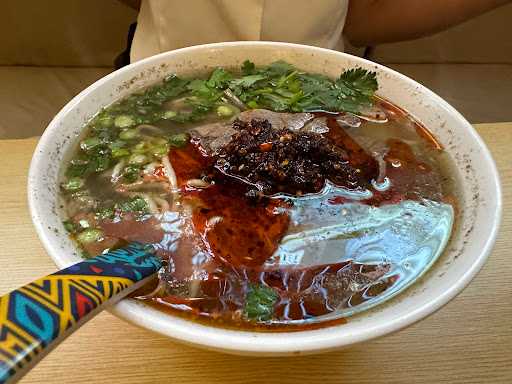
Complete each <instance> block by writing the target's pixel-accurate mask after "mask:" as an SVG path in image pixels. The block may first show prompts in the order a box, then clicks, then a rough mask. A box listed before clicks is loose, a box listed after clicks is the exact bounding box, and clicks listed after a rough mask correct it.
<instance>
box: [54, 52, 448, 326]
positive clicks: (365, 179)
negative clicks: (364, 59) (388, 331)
mask: <svg viewBox="0 0 512 384" xmlns="http://www.w3.org/2000/svg"><path fill="white" fill-rule="evenodd" d="M377 88H378V84H377V81H376V79H375V75H374V74H373V73H371V72H367V71H364V70H362V69H359V68H353V69H349V70H346V71H345V72H343V73H342V74H341V75H340V77H339V78H337V79H329V78H326V77H324V76H320V75H316V74H309V73H304V72H301V71H300V70H298V69H297V68H294V67H292V66H291V65H289V64H287V63H284V62H277V63H274V64H271V65H269V66H267V67H262V68H256V67H255V66H254V65H253V64H252V63H250V62H246V63H244V65H243V67H242V68H241V71H240V72H236V73H232V72H229V71H227V70H225V69H222V68H218V69H216V70H215V71H213V72H212V73H209V74H205V76H204V77H198V78H193V79H182V78H180V77H178V76H175V75H171V76H169V77H168V78H166V79H165V80H164V81H163V82H162V83H161V84H157V85H155V86H153V87H151V88H148V89H145V90H142V91H140V92H138V93H134V94H132V95H131V96H129V97H127V98H125V99H123V100H120V101H119V102H116V103H115V104H113V105H111V106H109V107H107V108H105V109H104V110H102V111H100V112H99V113H98V114H97V115H96V116H95V117H94V118H93V119H92V120H91V121H90V122H89V123H88V125H87V127H86V128H85V136H84V138H83V140H82V141H81V142H80V146H79V148H77V150H76V153H75V155H74V156H73V158H72V159H71V160H70V164H69V166H68V168H67V172H66V176H65V180H64V181H63V183H62V196H63V199H64V200H65V202H66V204H65V208H66V212H67V215H68V219H67V220H66V222H65V224H66V227H67V229H68V231H69V232H70V236H72V237H73V239H75V240H76V242H77V244H78V246H80V247H81V249H82V250H83V253H84V256H85V257H88V256H94V255H96V254H100V253H102V252H105V251H106V250H109V249H113V248H117V247H121V246H123V245H126V244H127V243H129V242H140V243H144V244H148V245H151V246H153V247H154V249H155V252H156V253H157V254H158V255H159V256H160V257H162V259H163V260H164V262H165V266H164V267H163V268H162V270H161V271H160V272H159V275H158V281H157V282H156V283H155V284H154V286H151V287H147V288H146V289H145V290H144V291H143V292H139V293H138V294H137V297H138V299H139V300H143V301H145V302H148V303H151V304H152V305H154V306H157V307H159V308H162V309H166V310H172V311H173V312H174V313H182V314H187V315H188V316H192V317H193V318H197V319H204V320H205V321H209V322H211V323H212V324H222V325H227V326H236V327H254V326H258V327H266V328H270V329H280V327H281V326H297V327H299V328H300V327H307V326H310V325H311V324H317V323H318V324H319V325H320V326H321V325H322V324H328V323H329V320H331V321H332V320H336V319H343V318H346V317H348V316H350V315H352V314H354V313H357V312H361V311H363V310H366V309H368V308H370V307H373V306H375V305H377V304H379V303H382V302H383V301H385V300H387V299H389V298H390V297H392V296H394V295H395V294H397V293H398V292H400V291H402V290H403V289H404V288H405V287H407V286H409V285H410V284H412V283H413V282H414V281H415V280H417V279H418V277H419V276H421V275H422V274H423V273H424V272H425V271H426V270H427V269H428V268H429V267H430V266H431V265H432V264H433V263H434V262H435V260H436V259H437V257H438V256H439V255H440V254H441V252H442V251H443V249H444V247H445V246H446V244H447V242H448V240H449V238H450V235H451V231H452V227H453V223H454V217H455V213H454V212H455V209H456V199H455V198H454V196H455V182H454V180H453V178H452V177H451V176H450V175H451V174H452V172H451V160H450V158H449V156H448V155H447V154H446V153H445V152H444V151H443V149H442V147H441V146H440V145H439V144H438V143H437V141H436V140H435V138H434V137H433V136H432V135H431V134H430V132H428V130H427V129H425V128H424V127H422V126H421V125H420V124H419V123H418V122H416V121H415V120H414V119H413V118H411V117H410V116H409V115H408V114H407V113H405V112H404V111H402V110H401V109H400V108H398V107H396V106H393V105H391V104H390V103H388V102H387V101H385V100H383V99H381V98H379V97H378V96H376V94H375V92H376V91H377Z"/></svg>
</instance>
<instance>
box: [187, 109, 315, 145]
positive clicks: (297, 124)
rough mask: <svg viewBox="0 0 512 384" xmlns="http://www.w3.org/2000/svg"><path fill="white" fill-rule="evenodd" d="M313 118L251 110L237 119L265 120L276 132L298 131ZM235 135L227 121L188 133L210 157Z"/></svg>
mask: <svg viewBox="0 0 512 384" xmlns="http://www.w3.org/2000/svg"><path fill="white" fill-rule="evenodd" d="M314 117H315V116H314V115H313V114H312V113H278V112H273V111H269V110H267V109H251V110H249V111H245V112H242V113H240V115H238V117H237V118H238V120H240V121H242V122H246V123H248V122H250V121H251V120H254V119H256V120H267V121H268V122H269V123H270V126H271V127H272V128H273V129H274V130H277V131H279V130H281V129H285V128H287V129H289V130H291V131H299V130H301V129H303V128H304V127H305V125H306V124H307V123H308V122H310V121H312V120H313V119H314ZM235 133H236V130H235V129H234V128H233V126H232V122H229V121H226V122H217V123H212V124H206V125H202V126H199V127H195V128H193V129H192V130H191V131H190V134H191V135H192V137H193V138H195V139H196V140H197V141H198V142H199V143H200V144H201V147H203V148H204V150H205V151H206V152H207V153H208V154H210V155H214V154H215V153H216V152H217V151H218V150H219V149H221V148H222V147H224V146H225V145H226V144H227V143H228V142H229V141H230V140H231V136H233V134H235Z"/></svg>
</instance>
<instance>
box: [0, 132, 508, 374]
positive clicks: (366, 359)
mask: <svg viewBox="0 0 512 384" xmlns="http://www.w3.org/2000/svg"><path fill="white" fill-rule="evenodd" d="M477 129H478V131H479V132H480V134H481V135H482V137H483V138H484V140H485V141H486V142H487V144H488V145H489V147H490V149H491V151H492V153H493V154H494V157H495V159H496V161H497V163H498V167H499V169H500V173H501V177H502V182H503V190H504V196H503V197H504V220H503V224H502V229H501V234H500V236H499V238H498V241H497V244H496V247H495V249H494V252H493V253H492V255H491V257H490V259H489V261H488V263H487V265H486V266H485V267H484V269H483V270H482V271H481V272H480V274H479V275H478V277H477V278H476V279H475V280H474V281H473V282H472V283H471V284H470V286H469V287H468V288H467V289H466V290H465V291H464V292H463V293H462V294H461V295H459V296H458V297H457V298H456V299H455V300H453V301H452V302H451V303H449V304H448V305H447V306H445V307H444V308H443V309H441V310H440V311H439V312H437V313H436V314H434V315H432V316H430V317H429V318H427V319H425V320H423V321H421V322H420V323H418V324H416V325H414V326H412V327H409V328H408V329H405V330H403V331H401V332H399V333H397V334H394V335H391V336H388V337H385V338H382V339H379V340H375V341H372V342H368V343H365V344H361V345H357V346H355V347H353V348H350V349H348V350H345V351H339V352H332V353H328V354H323V355H316V356H304V357H290V358H254V357H237V356H230V355H226V354H221V353H215V352H207V351H202V350H199V349H195V348H192V347H188V346H184V345H181V344H178V343H176V342H174V341H172V340H169V339H167V338H165V337H163V336H159V335H156V334H153V333H151V332H149V331H146V330H144V329H139V328H136V327H134V326H132V325H130V324H128V323H125V322H124V321H122V320H120V319H117V318H116V317H114V316H112V315H110V314H109V313H102V314H100V315H99V316H97V317H96V318H94V319H93V320H91V321H90V322H89V323H87V324H86V325H85V326H84V327H83V328H82V329H80V330H79V331H78V332H77V333H75V334H74V335H72V336H71V337H70V338H69V339H67V340H66V341H65V342H64V343H63V344H61V345H60V346H58V347H57V348H56V350H55V351H54V352H52V353H51V354H50V355H48V356H47V357H46V358H45V359H44V360H43V361H42V362H41V363H39V365H38V366H37V367H35V368H34V369H33V370H32V371H31V372H30V373H29V374H28V375H27V376H26V377H25V378H24V379H23V380H22V382H23V383H71V382H72V383H258V384H263V383H297V382H302V381H304V382H305V383H313V382H314V383H317V382H318V383H322V384H327V383H372V384H374V383H441V382H443V383H465V384H467V383H512V251H511V250H512V237H511V236H510V235H511V233H512V213H510V212H511V210H512V148H511V147H512V123H507V124H482V125H478V126H477ZM36 142H37V140H36V139H28V140H16V141H0V154H1V162H2V164H1V165H0V207H1V210H0V271H1V277H0V293H4V292H7V291H8V290H10V289H13V288H15V287H17V286H19V285H21V284H24V283H27V282H29V281H30V280H33V279H35V278H37V277H39V276H41V275H44V274H47V273H50V272H52V271H54V270H55V266H54V264H53V262H52V261H51V259H50V257H49V256H48V255H47V254H46V253H45V251H44V250H43V247H42V245H41V243H40V242H39V240H38V238H37V236H36V233H35V231H34V228H33V227H32V223H31V221H30V217H29V213H28V207H27V196H26V178H27V170H28V166H29V162H30V158H31V156H32V152H33V150H34V147H35V145H36Z"/></svg>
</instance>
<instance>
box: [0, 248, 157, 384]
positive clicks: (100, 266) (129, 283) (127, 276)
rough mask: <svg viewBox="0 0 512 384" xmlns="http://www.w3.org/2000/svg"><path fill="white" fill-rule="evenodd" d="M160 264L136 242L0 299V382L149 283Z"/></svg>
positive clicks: (18, 374)
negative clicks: (101, 312) (97, 314)
mask: <svg viewBox="0 0 512 384" xmlns="http://www.w3.org/2000/svg"><path fill="white" fill-rule="evenodd" d="M160 266H161V263H160V260H159V258H158V257H156V256H155V255H154V254H153V250H152V249H150V248H148V247H144V246H142V245H139V244H130V245H129V246H128V247H125V248H121V249H117V250H115V251H111V252H108V253H105V254H103V255H100V256H96V257H94V258H92V259H89V260H86V261H82V262H80V263H78V264H75V265H72V266H71V267H68V268H65V269H63V270H61V271H58V272H55V273H53V274H51V275H48V276H46V277H43V278H41V279H38V280H36V281H33V282H32V283H30V284H27V285H25V286H23V287H21V288H19V289H16V290H14V291H12V292H10V293H8V294H6V295H4V296H1V297H0V383H7V382H15V381H16V380H18V379H19V378H20V377H21V376H23V374H24V373H26V372H27V371H28V370H29V369H30V368H31V367H32V366H33V365H34V364H35V363H36V362H37V361H39V360H40V359H41V358H42V357H43V356H44V355H45V354H46V353H48V352H49V351H50V350H51V349H52V348H53V347H54V346H55V345H57V344H58V343H59V342H60V341H62V340H63V339H64V338H66V337H67V336H68V335H69V334H71V333H72V332H73V331H75V330H76V329H78V327H80V326H81V325H82V324H83V323H85V322H86V321H87V320H89V319H90V318H91V317H93V316H94V315H95V314H96V313H98V312H99V311H100V310H101V309H103V308H104V307H105V306H106V305H108V304H111V303H113V302H115V301H116V300H119V299H121V298H122V297H124V296H126V295H128V294H129V293H130V292H132V291H133V290H135V289H137V288H139V287H140V286H142V285H143V284H144V283H145V282H147V281H148V280H149V279H151V278H152V277H153V276H154V274H155V273H156V272H157V271H158V269H159V268H160Z"/></svg>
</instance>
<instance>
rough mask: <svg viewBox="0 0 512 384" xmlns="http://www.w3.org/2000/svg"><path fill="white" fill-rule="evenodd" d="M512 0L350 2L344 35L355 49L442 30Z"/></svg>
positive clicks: (378, 0) (351, 0)
mask: <svg viewBox="0 0 512 384" xmlns="http://www.w3.org/2000/svg"><path fill="white" fill-rule="evenodd" d="M510 1H511V0H350V3H349V9H348V15H347V21H346V24H345V29H344V34H345V36H346V37H347V38H348V40H349V41H350V43H351V44H353V45H354V46H365V45H376V44H381V43H389V42H393V41H401V40H409V39H415V38H419V37H422V36H427V35H430V34H434V33H437V32H440V31H443V30H445V29H447V28H449V27H451V26H454V25H456V24H459V23H462V22H464V21H466V20H468V19H471V18H472V17H475V16H477V15H479V14H482V13H485V12H487V11H490V10H492V9H494V8H496V7H499V6H500V5H504V4H506V3H509V2H510Z"/></svg>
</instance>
